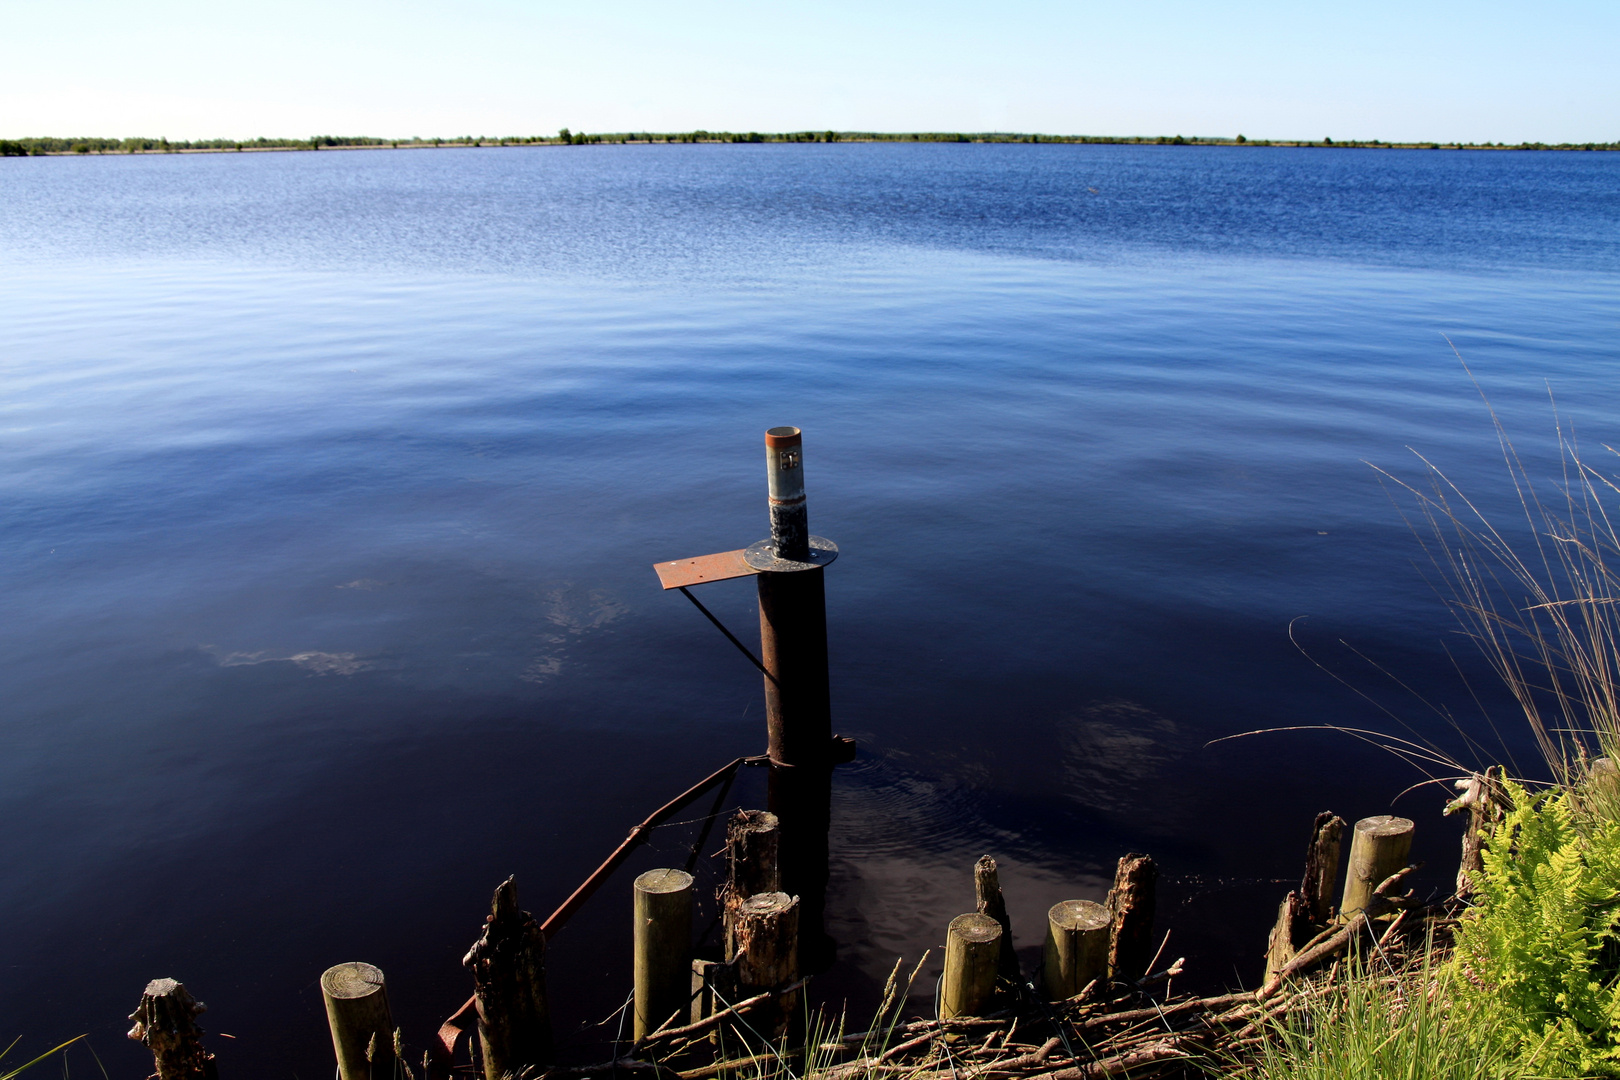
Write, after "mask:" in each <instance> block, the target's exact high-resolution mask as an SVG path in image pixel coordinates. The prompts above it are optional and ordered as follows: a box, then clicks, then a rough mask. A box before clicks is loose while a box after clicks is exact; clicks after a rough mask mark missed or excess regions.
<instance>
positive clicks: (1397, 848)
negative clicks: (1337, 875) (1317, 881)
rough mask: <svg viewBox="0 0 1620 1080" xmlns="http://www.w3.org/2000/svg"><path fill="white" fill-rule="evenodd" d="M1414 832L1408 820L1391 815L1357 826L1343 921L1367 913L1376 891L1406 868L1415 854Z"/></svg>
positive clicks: (1342, 904)
mask: <svg viewBox="0 0 1620 1080" xmlns="http://www.w3.org/2000/svg"><path fill="white" fill-rule="evenodd" d="M1412 831H1413V825H1412V823H1411V822H1410V821H1408V820H1407V819H1406V818H1403V817H1392V816H1391V815H1389V814H1380V815H1378V816H1377V817H1366V818H1362V819H1361V820H1360V821H1358V822H1356V829H1355V834H1354V836H1353V837H1352V838H1351V840H1350V866H1349V869H1348V870H1346V871H1345V875H1344V898H1343V899H1342V900H1340V901H1339V917H1340V918H1343V919H1348V918H1351V917H1352V916H1355V915H1358V914H1360V913H1361V912H1363V911H1366V909H1367V905H1368V904H1369V903H1371V902H1372V897H1373V890H1374V889H1376V888H1378V886H1379V885H1380V884H1381V883H1382V882H1383V880H1384V879H1385V878H1387V877H1389V875H1391V874H1393V873H1394V872H1395V871H1397V870H1399V869H1401V868H1402V867H1404V866H1405V865H1406V857H1407V856H1408V855H1410V854H1411V853H1412ZM1368 914H1369V915H1372V914H1376V912H1368Z"/></svg>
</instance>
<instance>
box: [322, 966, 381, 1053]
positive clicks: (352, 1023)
mask: <svg viewBox="0 0 1620 1080" xmlns="http://www.w3.org/2000/svg"><path fill="white" fill-rule="evenodd" d="M321 997H322V998H324V999H325V1001H326V1021H327V1023H328V1024H329V1025H330V1026H331V1028H332V1050H333V1052H334V1053H335V1054H336V1055H337V1065H338V1077H339V1080H374V1078H375V1080H391V1078H392V1077H393V1075H394V1020H393V1017H392V1015H390V1013H389V1011H388V988H387V986H386V985H385V983H384V980H383V973H382V972H381V971H379V970H378V969H377V968H375V967H373V966H372V965H370V964H361V963H348V964H338V965H337V966H336V967H329V968H327V969H326V971H325V972H323V973H322V975H321Z"/></svg>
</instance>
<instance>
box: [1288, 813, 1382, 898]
mask: <svg viewBox="0 0 1620 1080" xmlns="http://www.w3.org/2000/svg"><path fill="white" fill-rule="evenodd" d="M1343 837H1344V819H1343V818H1341V817H1340V816H1339V815H1338V814H1335V813H1333V812H1332V811H1330V810H1324V811H1322V812H1321V813H1320V814H1317V815H1316V824H1315V825H1314V826H1312V828H1311V846H1310V847H1309V848H1307V849H1306V851H1305V876H1304V877H1303V878H1302V879H1301V880H1300V883H1299V898H1300V902H1301V904H1300V906H1301V908H1302V914H1304V915H1305V916H1306V917H1307V918H1309V919H1310V920H1311V921H1312V922H1313V923H1317V924H1319V925H1326V924H1327V922H1328V921H1329V920H1330V919H1332V918H1333V887H1334V886H1335V885H1337V884H1338V882H1339V851H1340V848H1341V845H1342V843H1343ZM1375 884H1376V883H1375Z"/></svg>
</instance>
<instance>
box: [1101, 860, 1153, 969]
mask: <svg viewBox="0 0 1620 1080" xmlns="http://www.w3.org/2000/svg"><path fill="white" fill-rule="evenodd" d="M1158 886H1159V868H1158V866H1156V865H1155V864H1154V862H1153V858H1152V856H1150V855H1136V854H1131V855H1127V856H1125V857H1124V858H1123V859H1121V860H1119V867H1118V869H1116V870H1115V872H1114V887H1113V888H1112V889H1110V890H1108V901H1107V903H1106V904H1105V905H1104V906H1105V907H1107V908H1108V911H1109V913H1110V914H1111V915H1112V916H1113V919H1114V928H1113V937H1112V940H1111V941H1110V942H1109V944H1108V977H1109V978H1111V979H1119V980H1121V981H1126V980H1130V979H1140V978H1141V977H1142V976H1144V975H1146V974H1147V973H1148V971H1147V966H1148V964H1149V962H1151V961H1152V959H1153V912H1154V908H1155V906H1156V905H1157V894H1158Z"/></svg>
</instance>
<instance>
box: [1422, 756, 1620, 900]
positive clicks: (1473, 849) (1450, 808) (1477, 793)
mask: <svg viewBox="0 0 1620 1080" xmlns="http://www.w3.org/2000/svg"><path fill="white" fill-rule="evenodd" d="M1613 773H1614V763H1613V762H1611V761H1610V760H1609V759H1608V758H1598V759H1597V760H1596V761H1594V762H1592V764H1591V772H1590V773H1589V779H1588V782H1589V783H1591V782H1593V781H1596V782H1597V783H1599V784H1604V783H1608V782H1610V781H1609V780H1608V778H1609V777H1610V776H1612V774H1613ZM1501 777H1502V770H1501V767H1500V766H1496V765H1493V766H1491V767H1490V768H1488V769H1486V770H1485V771H1484V772H1483V773H1474V774H1472V775H1471V776H1469V777H1468V778H1467V779H1466V780H1459V781H1457V789H1458V790H1459V791H1461V792H1462V794H1461V795H1459V796H1458V797H1457V798H1456V799H1454V800H1452V802H1450V803H1448V804H1447V806H1446V813H1447V814H1454V813H1457V812H1458V811H1465V812H1466V813H1467V814H1468V820H1467V824H1466V825H1465V826H1464V827H1463V836H1462V857H1461V858H1460V859H1459V860H1458V863H1457V888H1456V895H1457V898H1458V899H1459V900H1466V899H1469V898H1470V897H1472V896H1473V895H1474V894H1475V892H1476V891H1477V890H1478V887H1479V878H1480V875H1481V874H1483V873H1484V872H1485V858H1484V850H1485V836H1486V834H1487V833H1488V832H1489V831H1490V829H1491V827H1492V826H1494V825H1495V824H1496V823H1497V822H1498V821H1500V820H1502V814H1503V804H1504V803H1505V802H1506V796H1505V794H1504V792H1503V791H1502V785H1501V784H1500V783H1499V781H1500V779H1501ZM1600 797H1601V796H1600Z"/></svg>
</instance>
